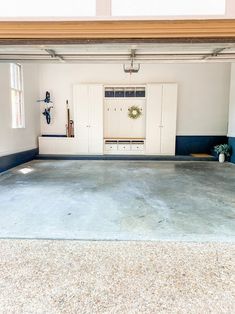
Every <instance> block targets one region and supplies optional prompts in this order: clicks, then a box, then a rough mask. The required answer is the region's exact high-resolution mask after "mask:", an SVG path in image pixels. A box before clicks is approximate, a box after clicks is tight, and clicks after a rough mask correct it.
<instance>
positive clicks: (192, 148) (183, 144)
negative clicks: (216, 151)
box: [176, 135, 228, 155]
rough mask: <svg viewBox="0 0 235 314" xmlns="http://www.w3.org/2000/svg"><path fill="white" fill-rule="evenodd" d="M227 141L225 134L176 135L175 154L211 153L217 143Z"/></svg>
mask: <svg viewBox="0 0 235 314" xmlns="http://www.w3.org/2000/svg"><path fill="white" fill-rule="evenodd" d="M225 143H228V138H227V136H207V135H202V136H201V135H192V136H191V135H178V136H176V155H190V154H200V153H206V154H213V148H214V146H215V145H218V144H225Z"/></svg>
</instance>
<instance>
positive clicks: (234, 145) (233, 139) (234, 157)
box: [228, 137, 235, 164]
mask: <svg viewBox="0 0 235 314" xmlns="http://www.w3.org/2000/svg"><path fill="white" fill-rule="evenodd" d="M228 143H229V145H230V146H231V148H232V153H231V157H230V161H231V162H232V163H234V164H235V137H229V138H228Z"/></svg>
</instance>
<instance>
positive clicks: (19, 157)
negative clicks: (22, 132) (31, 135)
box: [0, 148, 38, 173]
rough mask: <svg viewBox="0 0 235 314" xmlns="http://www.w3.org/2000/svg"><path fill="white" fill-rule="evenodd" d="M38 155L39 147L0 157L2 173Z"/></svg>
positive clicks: (0, 170)
mask: <svg viewBox="0 0 235 314" xmlns="http://www.w3.org/2000/svg"><path fill="white" fill-rule="evenodd" d="M36 155H38V148H35V149H31V150H27V151H24V152H20V153H15V154H11V155H7V156H2V157H0V173H1V172H3V171H6V170H8V169H10V168H13V167H16V166H18V165H21V164H23V163H25V162H28V161H30V160H33V159H34V157H35V156H36Z"/></svg>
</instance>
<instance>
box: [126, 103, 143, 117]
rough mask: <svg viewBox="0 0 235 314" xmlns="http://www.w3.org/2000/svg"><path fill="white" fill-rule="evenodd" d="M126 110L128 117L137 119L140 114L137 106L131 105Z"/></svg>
mask: <svg viewBox="0 0 235 314" xmlns="http://www.w3.org/2000/svg"><path fill="white" fill-rule="evenodd" d="M128 111H129V112H128V117H129V118H131V119H138V118H139V117H140V116H141V115H142V111H141V109H140V108H139V107H137V106H131V107H130V108H129V109H128Z"/></svg>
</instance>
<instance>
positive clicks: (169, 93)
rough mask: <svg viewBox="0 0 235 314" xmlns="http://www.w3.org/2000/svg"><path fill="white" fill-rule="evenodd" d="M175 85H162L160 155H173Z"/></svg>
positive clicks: (175, 104) (175, 114) (175, 107)
mask: <svg viewBox="0 0 235 314" xmlns="http://www.w3.org/2000/svg"><path fill="white" fill-rule="evenodd" d="M176 120H177V84H163V91H162V128H161V154H162V155H175V139H176Z"/></svg>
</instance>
